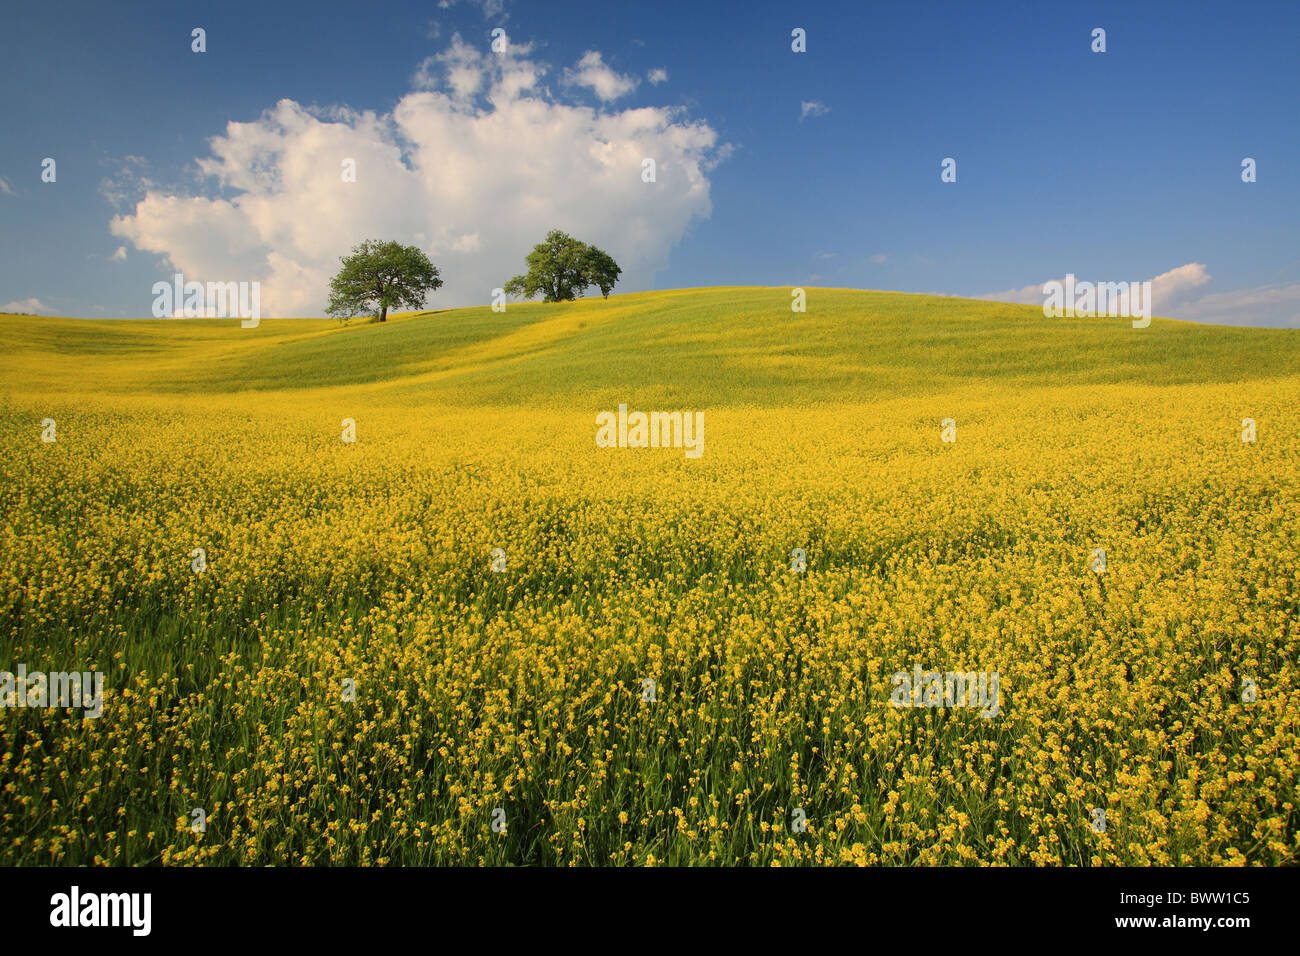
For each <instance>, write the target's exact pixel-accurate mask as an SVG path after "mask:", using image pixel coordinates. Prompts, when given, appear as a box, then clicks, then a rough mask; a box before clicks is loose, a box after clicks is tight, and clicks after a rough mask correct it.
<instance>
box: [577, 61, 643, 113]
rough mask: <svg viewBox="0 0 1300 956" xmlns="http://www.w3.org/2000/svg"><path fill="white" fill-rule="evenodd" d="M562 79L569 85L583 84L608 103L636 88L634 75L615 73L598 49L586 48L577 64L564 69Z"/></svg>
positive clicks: (636, 81)
mask: <svg viewBox="0 0 1300 956" xmlns="http://www.w3.org/2000/svg"><path fill="white" fill-rule="evenodd" d="M564 81H565V82H566V83H568V84H570V85H571V86H585V87H587V88H588V89H590V90H591V91H592V92H593V93H595V94H596V95H597V96H598V97H600V98H601V99H602V100H604V101H605V102H606V103H608V102H609V101H610V100H616V99H618V98H619V97H620V96H626V95H627V94H629V93H631V92H632V91H633V90H634V89H636V85H637V83H638V82H639V81H638V80H637V79H636V78H635V77H631V76H624V75H623V74H621V73H615V72H614V71H613V70H612V69H610V68H609V67H608V66H607V65H606V64H605V61H604V59H603V58H602V57H601V55H600V51H599V50H588V51H587V52H586V53H584V54H583V55H582V59H581V60H579V61H578V65H577V66H575V67H571V68H569V69H566V70H565V71H564Z"/></svg>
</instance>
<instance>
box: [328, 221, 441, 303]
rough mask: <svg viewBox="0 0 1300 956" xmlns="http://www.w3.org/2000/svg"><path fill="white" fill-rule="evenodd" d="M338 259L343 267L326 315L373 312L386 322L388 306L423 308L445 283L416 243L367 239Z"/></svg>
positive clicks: (331, 289)
mask: <svg viewBox="0 0 1300 956" xmlns="http://www.w3.org/2000/svg"><path fill="white" fill-rule="evenodd" d="M339 261H340V262H342V263H343V268H342V269H340V270H339V273H338V275H336V276H335V277H334V278H333V279H331V280H330V300H329V306H328V307H327V308H326V309H325V312H326V314H327V315H334V316H339V317H341V318H351V317H352V316H354V315H368V314H372V313H373V314H374V316H375V318H377V319H378V320H379V321H380V322H386V321H387V320H388V310H389V309H391V308H394V307H397V306H405V307H406V308H408V309H419V308H422V307H423V306H424V299H425V296H427V295H428V294H429V293H430V292H432V291H433V290H435V289H437V288H438V287H439V286H441V285H442V279H440V278H439V277H438V267H437V266H435V265H434V264H433V263H432V262H430V261H429V257H428V256H426V255H425V254H424V253H423V252H421V251H420V250H419V249H418V248H417V247H415V246H403V245H401V244H399V243H397V242H382V241H380V240H378V239H367V240H366V241H365V242H362V243H360V244H359V245H356V246H353V248H352V254H351V255H348V256H343V257H341V258H340V259H339Z"/></svg>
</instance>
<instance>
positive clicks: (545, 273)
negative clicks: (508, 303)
mask: <svg viewBox="0 0 1300 956" xmlns="http://www.w3.org/2000/svg"><path fill="white" fill-rule="evenodd" d="M525 261H526V262H527V263H528V271H527V272H526V273H524V274H523V275H519V276H515V277H514V278H513V279H511V280H510V281H509V282H507V283H506V284H505V292H506V294H507V295H517V296H520V297H522V298H525V299H531V298H534V297H535V296H537V295H539V294H540V295H541V296H542V297H543V299H544V300H545V301H547V302H566V301H568V300H570V299H576V298H578V297H579V296H581V295H583V294H584V293H585V292H586V291H587V288H588V287H589V286H593V285H594V286H597V287H599V289H600V292H601V295H603V296H605V297H606V298H608V297H609V293H610V291H611V290H613V288H614V283H616V282H617V281H618V277H619V274H620V273H621V272H622V271H623V270H622V269H620V268H619V267H618V263H616V262H615V261H614V260H613V259H612V258H610V256H609V254H608V253H606V252H605V251H603V250H601V249H597V248H596V247H595V246H589V245H587V244H586V243H585V242H579V241H578V240H577V239H574V238H573V237H572V236H570V235H569V234H568V233H565V232H561V231H560V230H559V229H552V230H551V231H550V232H548V233H547V234H546V239H545V240H544V241H542V242H539V243H538V244H537V245H535V246H533V251H532V252H530V253H528V255H527V256H526V257H525Z"/></svg>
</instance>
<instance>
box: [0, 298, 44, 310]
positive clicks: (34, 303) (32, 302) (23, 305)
mask: <svg viewBox="0 0 1300 956" xmlns="http://www.w3.org/2000/svg"><path fill="white" fill-rule="evenodd" d="M49 311H50V310H49V309H47V308H46V307H45V306H44V305H42V304H41V300H40V299H21V300H18V301H15V302H6V303H5V304H4V305H0V312H10V313H12V312H49Z"/></svg>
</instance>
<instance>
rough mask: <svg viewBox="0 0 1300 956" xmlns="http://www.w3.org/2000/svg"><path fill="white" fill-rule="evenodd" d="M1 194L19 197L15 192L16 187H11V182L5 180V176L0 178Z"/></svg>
mask: <svg viewBox="0 0 1300 956" xmlns="http://www.w3.org/2000/svg"><path fill="white" fill-rule="evenodd" d="M0 193H4V194H5V195H6V196H17V195H18V194H17V193H16V192H14V187H12V186H10V185H9V180H7V179H5V178H4V177H3V176H0Z"/></svg>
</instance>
